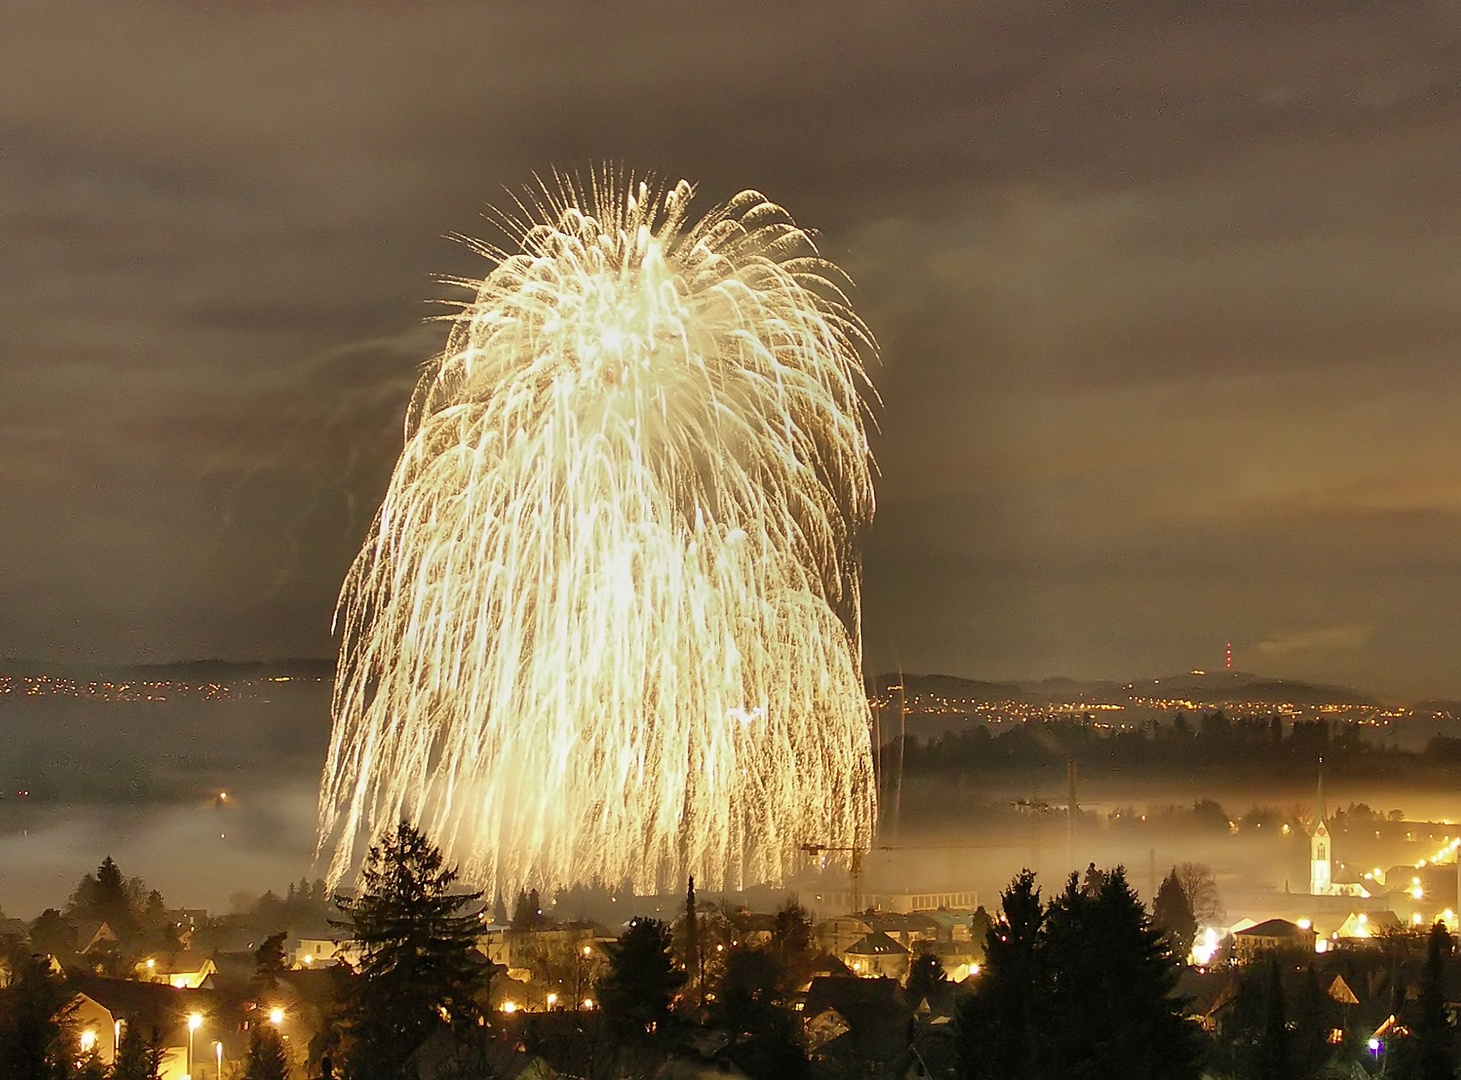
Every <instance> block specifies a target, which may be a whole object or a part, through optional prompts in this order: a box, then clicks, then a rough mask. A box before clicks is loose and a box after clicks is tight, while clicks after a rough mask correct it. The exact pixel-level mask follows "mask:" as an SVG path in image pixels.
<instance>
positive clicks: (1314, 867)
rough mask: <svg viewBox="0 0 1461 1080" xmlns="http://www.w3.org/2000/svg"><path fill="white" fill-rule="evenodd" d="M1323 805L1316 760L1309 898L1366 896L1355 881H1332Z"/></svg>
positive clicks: (1330, 847)
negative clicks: (1315, 796) (1315, 798)
mask: <svg viewBox="0 0 1461 1080" xmlns="http://www.w3.org/2000/svg"><path fill="white" fill-rule="evenodd" d="M1327 818H1328V812H1327V810H1326V809H1325V806H1324V759H1323V758H1320V759H1319V791H1318V798H1317V800H1316V801H1315V804H1314V828H1313V831H1312V832H1311V833H1310V834H1309V894H1310V895H1311V896H1369V895H1370V893H1369V890H1368V889H1366V888H1365V887H1364V886H1363V885H1362V884H1360V882H1358V881H1345V882H1336V881H1335V880H1334V845H1333V840H1332V838H1331V837H1330V835H1329V822H1328V821H1327V820H1326V819H1327Z"/></svg>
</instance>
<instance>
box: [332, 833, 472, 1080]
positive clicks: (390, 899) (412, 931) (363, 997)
mask: <svg viewBox="0 0 1461 1080" xmlns="http://www.w3.org/2000/svg"><path fill="white" fill-rule="evenodd" d="M456 880H457V871H456V868H455V867H447V866H446V865H444V862H443V859H442V855H441V852H440V851H439V850H438V849H437V848H436V847H435V846H434V845H433V844H432V843H431V842H430V841H429V840H428V839H427V838H426V837H425V836H424V835H423V834H422V833H421V832H419V831H418V830H417V829H415V828H414V827H413V826H411V825H410V824H408V823H407V822H404V821H403V822H401V824H400V825H399V826H397V828H396V829H395V831H394V832H392V833H388V834H386V836H384V837H383V838H382V839H381V842H380V843H379V844H377V845H376V846H373V847H372V848H371V849H370V854H369V857H368V858H367V859H366V863H365V870H364V874H363V887H362V889H361V891H360V893H359V895H357V896H356V897H354V898H353V899H346V898H343V897H339V898H337V899H336V903H337V905H338V906H339V908H340V910H341V911H343V912H344V914H345V916H346V919H345V921H344V922H343V923H339V924H337V925H341V926H344V927H345V928H347V929H348V930H349V933H350V937H351V939H352V941H353V943H354V944H355V946H356V947H357V948H358V949H359V950H360V955H361V958H360V964H359V970H358V971H357V973H356V975H355V977H354V978H353V979H351V980H350V982H349V984H348V989H347V992H346V1000H345V1003H344V1010H343V1018H344V1026H345V1028H346V1032H347V1036H348V1041H347V1047H346V1063H345V1064H346V1075H347V1076H348V1077H350V1080H378V1078H379V1080H395V1078H396V1076H397V1074H398V1073H399V1072H400V1070H401V1067H402V1065H403V1064H404V1063H405V1061H406V1059H407V1058H408V1057H409V1056H410V1055H411V1054H412V1052H414V1051H415V1050H416V1048H417V1047H418V1046H420V1045H421V1043H422V1042H423V1041H425V1039H426V1038H427V1036H429V1035H430V1034H431V1033H432V1032H433V1031H435V1030H436V1029H437V1028H439V1027H440V1026H441V1025H442V1024H447V1025H449V1026H451V1027H453V1028H458V1029H459V1028H463V1027H466V1026H468V1025H474V1024H475V1023H476V1021H477V1018H478V1017H479V1016H480V1015H481V1011H480V1007H479V1005H478V1001H477V998H478V996H479V995H480V994H484V993H485V991H486V989H487V980H488V978H489V975H490V970H491V969H490V967H489V966H488V965H487V963H486V960H485V958H484V957H482V956H481V954H480V953H478V952H477V951H476V939H477V930H478V926H479V924H480V920H479V917H478V914H477V912H476V911H473V910H468V909H470V908H471V907H472V906H473V905H475V903H476V901H477V900H478V899H479V898H480V897H481V893H475V892H474V893H457V892H453V891H452V886H453V885H454V884H455V883H456Z"/></svg>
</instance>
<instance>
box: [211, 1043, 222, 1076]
mask: <svg viewBox="0 0 1461 1080" xmlns="http://www.w3.org/2000/svg"><path fill="white" fill-rule="evenodd" d="M213 1054H214V1060H215V1061H216V1062H217V1063H218V1072H217V1073H216V1074H215V1075H216V1076H217V1077H218V1080H223V1043H221V1042H215V1043H214V1044H213Z"/></svg>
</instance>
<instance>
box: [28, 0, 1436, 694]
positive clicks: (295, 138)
mask: <svg viewBox="0 0 1461 1080" xmlns="http://www.w3.org/2000/svg"><path fill="white" fill-rule="evenodd" d="M604 159H611V160H613V161H616V162H623V163H624V164H626V165H628V166H631V167H633V168H635V169H637V170H652V171H654V172H656V173H658V174H660V175H663V176H665V177H667V178H670V179H675V178H679V177H681V176H683V177H686V178H688V179H690V180H692V181H695V182H697V183H698V184H699V185H700V186H699V201H700V205H701V207H702V209H708V208H709V207H710V206H711V205H712V204H713V203H715V202H718V201H720V200H722V199H724V198H726V197H728V196H730V195H731V194H733V193H734V192H735V191H737V190H739V189H741V188H745V187H754V188H758V189H759V190H761V191H764V192H766V193H767V194H768V195H769V196H771V197H772V198H774V199H776V200H777V201H779V202H781V203H782V204H783V205H785V206H786V207H788V208H789V209H790V210H791V211H792V213H793V214H794V215H795V216H796V218H797V219H798V221H799V222H801V223H802V224H804V225H806V226H808V227H810V228H813V229H815V230H817V231H818V236H819V242H820V243H821V245H822V247H823V250H824V251H825V252H826V253H827V254H828V255H829V256H830V257H831V258H833V259H834V260H836V261H837V262H839V263H840V264H841V265H843V266H844V268H846V269H847V270H848V271H849V272H850V273H851V275H852V276H853V278H854V279H855V281H856V282H857V284H858V290H857V293H856V295H855V303H856V305H857V307H858V309H859V311H860V312H861V314H862V315H863V316H864V318H865V319H866V321H867V322H868V323H869V324H870V325H871V327H872V329H873V331H874V332H875V333H876V335H877V336H878V338H879V341H880V343H881V346H882V350H883V354H882V358H881V363H880V365H879V367H878V369H877V370H876V372H875V378H876V382H877V384H878V387H879V389H880V391H881V393H882V397H883V404H882V406H881V407H879V408H878V409H877V413H876V416H877V423H878V426H879V428H880V431H879V434H878V435H877V438H876V442H875V450H876V453H877V457H878V461H879V465H880V468H881V471H882V478H881V482H880V486H879V491H878V498H879V513H878V518H877V521H876V524H875V526H874V527H873V529H872V531H871V533H870V534H869V535H868V537H867V538H866V542H865V571H866V610H865V617H864V624H865V637H866V644H867V659H868V665H869V667H870V668H872V669H874V670H881V669H885V668H890V667H893V666H894V665H898V664H901V665H903V666H904V667H906V668H907V669H908V670H911V671H930V670H937V671H945V672H951V673H956V674H967V675H972V676H978V677H985V678H1004V677H1016V676H1045V675H1055V674H1064V675H1074V676H1111V677H1133V676H1139V675H1163V674H1167V673H1169V672H1171V671H1176V670H1184V669H1187V668H1192V667H1215V666H1219V665H1220V664H1221V662H1222V659H1221V658H1222V650H1223V645H1224V643H1225V642H1226V641H1229V640H1231V641H1232V642H1233V644H1234V650H1235V654H1236V662H1237V666H1238V667H1240V668H1244V669H1247V670H1253V671H1260V672H1265V673H1269V674H1275V675H1288V676H1297V677H1307V678H1315V679H1322V680H1327V681H1335V682H1342V683H1347V684H1350V685H1359V686H1364V687H1367V688H1371V689H1373V690H1375V691H1377V692H1380V693H1383V694H1392V695H1396V696H1400V697H1404V696H1421V695H1440V694H1447V695H1456V696H1461V672H1458V671H1457V669H1456V665H1455V663H1454V661H1455V659H1456V657H1457V656H1458V652H1461V424H1458V422H1457V417H1458V405H1461V363H1458V360H1461V5H1458V4H1453V3H1423V2H1415V0H1411V2H1406V3H1399V4H1374V5H1369V4H1358V3H1346V4H1331V3H1304V4H1293V3H1290V2H1274V3H1268V4H1258V3H1254V4H1244V3H1203V4H1199V3H1171V2H1167V3H1140V2H1126V3H1119V4H1112V5H1106V4H1084V5H1077V4H1068V5H1053V4H1036V3H1031V2H1030V0H1008V2H997V3H967V2H966V3H961V4H950V5H946V6H944V5H931V4H908V3H886V4H851V3H839V4H827V5H812V4H807V5H791V4H785V5H781V4H767V5H755V6H752V5H739V6H736V5H730V4H686V3H674V4H663V5H654V4H636V5H627V4H624V5H619V4H612V3H602V4H600V3H575V4H552V3H548V4H538V3H533V4H526V3H525V4H521V5H505V4H489V3H467V4H455V5H452V4H439V3H427V2H421V3H404V2H403V3H382V4H378V5H370V4H366V3H361V2H352V3H348V4H347V3H340V4H333V5H332V4H303V3H275V4H254V3H249V4H244V3H233V4H193V3H176V4H160V3H145V2H134V3H127V4H114V3H105V4H102V3H97V4H90V5H88V4H57V3H54V2H51V0H41V2H35V3H28V2H22V0H7V2H6V3H5V5H4V7H3V11H0V409H3V417H4V419H3V423H0V507H3V510H0V656H3V655H11V656H16V657H29V658H42V659H53V660H86V661H130V660H152V661H155V660H168V659H175V658H186V657H205V656H220V657H225V658H233V659H247V658H255V657H279V656H293V655H315V656H325V655H330V654H331V653H332V652H333V649H334V644H333V641H332V639H331V636H330V614H331V609H332V605H333V601H334V597H335V594H336V592H337V590H338V587H339V583H340V580H341V577H342V575H343V573H344V570H345V567H346V565H347V563H348V561H349V559H350V557H351V555H352V554H353V552H354V550H355V548H356V547H357V545H358V544H359V542H360V540H361V537H362V536H363V534H364V532H365V529H366V526H367V525H368V522H369V518H370V516H371V514H372V513H373V511H374V508H375V506H376V504H377V502H378V501H379V498H380V496H381V494H382V492H383V490H384V485H385V478H386V475H387V472H388V469H389V466H390V464H391V462H392V461H393V459H394V457H395V454H396V453H397V451H398V450H399V447H400V440H401V431H400V423H401V415H402V411H403V408H404V403H405V397H406V394H407V393H408V390H409V388H410V386H411V384H412V383H413V381H414V378H415V373H416V370H417V368H418V366H419V365H420V364H421V363H422V362H424V361H425V360H427V359H429V357H430V356H431V355H432V353H433V352H434V351H435V350H436V349H438V348H439V347H440V345H441V343H442V341H443V339H444V327H443V326H442V325H441V324H440V323H431V322H428V321H426V320H427V318H428V317H429V316H430V315H432V314H433V313H436V312H439V311H440V310H441V309H440V308H438V307H435V306H433V305H432V304H430V303H428V302H427V301H429V300H431V299H435V298H445V297H452V296H454V295H456V294H454V293H453V292H451V291H450V290H449V289H447V288H446V287H444V286H442V285H440V284H438V283H437V281H436V278H437V276H438V275H442V274H463V273H465V274H480V273H482V272H483V271H484V270H485V269H486V266H485V264H483V263H482V262H481V261H480V260H479V259H478V257H477V256H475V255H473V254H471V253H470V252H469V251H467V250H466V249H465V247H463V246H462V245H460V244H458V243H456V242H454V241H452V240H450V239H447V237H448V235H449V234H452V233H466V234H473V235H491V234H490V229H489V226H488V223H487V222H486V221H485V220H484V219H483V217H482V210H483V209H484V207H486V206H487V205H488V204H490V203H501V202H503V201H504V199H505V196H504V188H505V187H506V188H513V189H517V188H520V187H521V186H522V185H524V184H526V183H529V182H531V180H532V177H533V174H534V172H535V171H536V172H546V171H547V170H550V169H551V168H553V167H555V166H556V167H559V168H563V169H570V170H571V169H585V168H588V167H590V166H592V165H594V164H595V163H598V162H600V161H602V160H604Z"/></svg>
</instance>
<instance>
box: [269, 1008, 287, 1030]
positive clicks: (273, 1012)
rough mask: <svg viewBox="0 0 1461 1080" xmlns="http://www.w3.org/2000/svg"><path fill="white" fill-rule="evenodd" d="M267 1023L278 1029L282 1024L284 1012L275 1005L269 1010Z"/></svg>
mask: <svg viewBox="0 0 1461 1080" xmlns="http://www.w3.org/2000/svg"><path fill="white" fill-rule="evenodd" d="M269 1023H271V1024H273V1025H274V1026H275V1027H278V1026H279V1025H280V1024H282V1023H284V1010H283V1009H281V1008H280V1007H279V1006H278V1005H275V1006H274V1007H273V1008H272V1009H270V1010H269Z"/></svg>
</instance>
